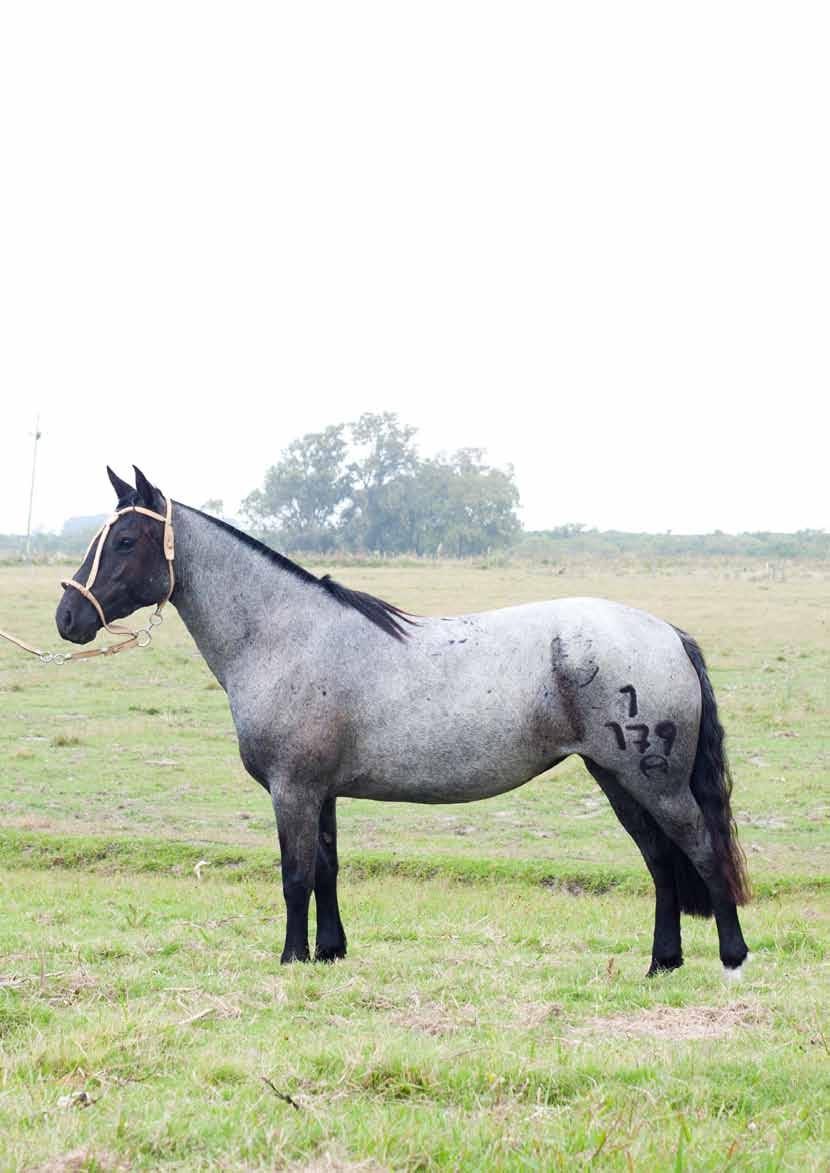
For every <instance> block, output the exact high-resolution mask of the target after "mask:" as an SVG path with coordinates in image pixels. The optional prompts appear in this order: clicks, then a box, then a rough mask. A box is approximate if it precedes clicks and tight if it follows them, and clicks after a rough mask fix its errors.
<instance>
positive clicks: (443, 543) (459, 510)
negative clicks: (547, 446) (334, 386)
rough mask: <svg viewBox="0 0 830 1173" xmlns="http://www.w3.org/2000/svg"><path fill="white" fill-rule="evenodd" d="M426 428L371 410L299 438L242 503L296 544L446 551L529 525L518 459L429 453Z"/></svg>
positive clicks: (270, 536) (475, 452)
mask: <svg viewBox="0 0 830 1173" xmlns="http://www.w3.org/2000/svg"><path fill="white" fill-rule="evenodd" d="M416 431H417V429H416V428H413V427H410V426H409V425H407V424H404V423H401V421H400V420H399V419H398V417H397V415H395V414H394V413H391V412H383V413H381V414H375V413H365V414H363V415H361V416H360V418H359V419H357V420H354V421H353V422H351V423H344V424H333V425H331V426H329V427H327V428H324V429H323V431H321V432H310V433H308V434H307V435H305V436H301V437H299V438H298V439H296V440H293V441H292V442H291V443H290V444H289V445H288V447H287V448H285V449H284V451H283V452H282V454H281V456H280V458H279V460H278V461H277V463H276V464H274V465H272V466H271V467H270V468H269V469H268V471H267V472H266V474H265V481H264V485H263V487H262V488H261V489H255V490H254V491H253V492H252V493H250V494H249V495H248V496H247V497H246V498H245V500H244V501H243V503H242V514H243V517H244V519H245V520H246V521H247V522H248V524H249V525H250V527H251V529H252V530H253V531H254V532H255V533H256V534H257V535H258V536H260V537H263V538H264V539H265V540H267V541H269V542H272V543H273V544H274V545H276V546H278V547H280V548H282V549H287V550H296V551H313V552H316V553H331V552H335V551H347V552H350V553H354V552H371V553H379V554H385V555H386V554H403V553H412V554H416V555H441V554H443V555H446V556H450V557H457V558H463V557H466V556H469V555H471V554H481V553H483V552H484V551H486V550H490V549H498V548H502V547H504V546H506V545H508V544H509V543H510V542H511V541H512V540H513V538H514V537H515V536H516V535H517V534H518V532H519V530H520V528H521V526H520V522H519V518H518V515H517V509H518V505H519V491H518V489H517V488H516V483H515V480H514V475H513V469H512V468H507V469H499V468H493V467H491V466H490V465H488V464H487V463H486V462H485V459H484V451H483V450H482V449H480V448H462V449H459V451H457V452H454V453H452V454H449V455H437V456H431V457H421V456H420V455H419V454H418V451H417V448H416V445H415V435H416Z"/></svg>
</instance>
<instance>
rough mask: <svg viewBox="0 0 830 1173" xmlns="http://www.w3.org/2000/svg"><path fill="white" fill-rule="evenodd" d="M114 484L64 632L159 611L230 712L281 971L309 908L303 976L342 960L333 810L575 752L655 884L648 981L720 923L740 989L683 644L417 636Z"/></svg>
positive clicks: (535, 607)
mask: <svg viewBox="0 0 830 1173" xmlns="http://www.w3.org/2000/svg"><path fill="white" fill-rule="evenodd" d="M110 480H111V482H112V485H113V487H114V488H115V491H116V494H117V496H118V512H117V513H116V514H115V515H114V516H113V518H111V519H110V525H109V526H108V528H105V529H104V530H103V531H102V533H101V536H100V537H99V539H98V541H97V543H95V542H94V543H93V545H92V547H91V548H90V550H89V552H88V554H87V556H86V558H85V559H84V562H83V564H82V566H81V567H80V569H79V571H78V574H77V576H76V579H77V580H78V581H75V580H72V581H71V582H70V583H68V584H66V589H65V591H64V594H63V597H62V599H61V601H60V604H59V606H58V609H57V616H56V619H57V625H58V630H59V632H60V634H61V635H62V636H63V637H64V638H65V639H69V640H72V641H74V642H75V643H80V644H83V643H88V642H89V641H90V640H92V639H93V638H94V636H95V634H96V632H97V631H98V630H99V628H100V627H101V626H102V620H105V621H106V623H107V624H109V623H111V622H112V621H113V620H115V619H118V618H121V617H123V616H126V615H129V614H130V613H131V612H133V611H134V610H136V608H138V607H141V606H145V605H148V604H152V603H158V602H160V601H166V599H167V598H168V596H169V597H170V599H171V602H172V603H173V604H174V606H175V607H176V608H177V610H178V611H179V614H180V615H181V617H182V619H183V620H184V623H185V624H186V626H187V628H188V630H189V631H190V633H191V635H192V636H193V638H194V640H195V641H196V644H197V645H198V647H199V650H200V651H201V653H202V655H203V656H204V657H205V659H206V660H207V662H208V665H209V666H210V668H211V671H212V672H213V673H214V675H215V676H216V678H217V679H218V681H219V682H220V684H221V685H222V687H223V688H224V689H225V691H226V693H227V696H228V701H229V703H230V707H231V712H232V714H233V719H234V722H235V724H236V730H237V734H238V737H239V751H240V754H241V756H242V761H243V762H244V764H245V767H246V769H247V770H248V771H249V773H250V774H252V775H253V777H254V778H255V779H256V780H257V781H258V782H260V783H261V784H262V785H263V786H264V787H265V789H266V790H267V791H268V792H269V793H270V795H271V800H272V802H273V805H274V811H275V813H276V818H277V827H278V831H279V841H280V849H281V856H282V883H283V893H284V895H285V902H286V906H287V927H286V938H285V948H284V951H283V955H282V958H283V961H294V960H306V959H308V957H309V948H308V907H309V900H310V897H311V893H312V892H314V895H315V899H316V902H317V941H316V951H315V956H316V957H317V958H318V959H320V960H324V961H331V960H333V959H334V958H337V957H343V956H344V955H345V952H346V936H345V933H344V932H343V926H342V923H341V920H340V913H339V911H338V906H337V832H336V825H335V802H336V800H337V799H338V798H339V797H342V796H349V797H359V798H374V799H380V800H385V801H390V802H469V801H471V800H472V799H477V798H488V797H490V796H491V795H494V794H501V793H503V792H504V791H506V790H511V789H513V788H514V787H516V786H521V785H522V783H524V782H527V781H529V779H531V778H534V777H536V775H538V774H541V773H542V772H543V771H545V770H548V769H550V768H551V766H554V765H556V764H557V763H558V762H561V761H562V760H563V759H564V758H566V757H568V756H569V755H570V754H579V755H580V756H581V757H582V758H583V760H584V761H585V764H586V765H587V767H588V769H589V770H590V772H591V773H592V775H593V776H594V778H595V779H596V780H597V782H598V783H599V785H600V786H601V787H602V789H603V790H604V792H605V794H606V795H607V796H608V799H609V801H610V803H611V805H612V806H613V808H614V810H615V812H616V814H617V816H618V818H619V820H620V822H621V823H622V824H623V826H624V827H625V829H626V830H627V831H628V832H629V834H630V835H631V836H632V837H633V838H634V840H635V842H636V843H637V846H638V847H639V849H640V851H641V852H642V854H643V857H644V859H645V861H646V865H647V866H648V869H649V871H650V872H651V875H652V877H653V879H654V886H655V889H656V896H657V903H656V914H655V927H654V947H653V950H652V960H651V968H650V970H649V972H650V973H655V972H657V971H659V970H666V969H674V968H676V967H677V966H679V965H681V964H682V952H681V943H680V913H681V912H689V913H692V914H696V915H700V916H708V915H711V914H712V913H714V916H715V921H716V923H717V929H718V937H719V941H720V955H721V960H722V961H723V964H724V966H726V968H727V969H728V970H730V971H732V972H735V971H739V970H740V967H741V965H742V964H743V962H744V959H745V958H746V955H747V948H746V944H745V943H744V939H743V935H742V933H741V928H740V924H739V922H738V915H737V911H736V905H738V904H742V903H744V901H745V900H746V899H747V893H748V884H747V879H746V874H745V870H744V860H743V855H742V853H741V851H740V849H739V847H738V844H737V840H736V836H735V828H734V824H733V821H732V816H731V813H730V803H729V799H730V790H731V783H730V779H729V774H728V769H727V765H726V760H725V757H724V751H723V730H722V728H721V726H720V723H719V721H718V715H717V709H716V705H715V697H714V694H713V692H712V686H711V684H710V682H709V677H708V676H707V673H706V666H705V664H704V661H703V657H702V655H701V652H700V649H699V648H698V646H697V644H696V643H695V641H694V640H693V639H692V638H691V637H690V636H688V635H686V634H685V633H684V632H682V631H678V630H677V629H676V628H674V627H672V626H671V625H670V624H668V623H665V622H663V621H662V620H660V619H656V618H654V616H652V615H648V614H646V613H645V612H643V611H636V610H633V609H632V608H630V607H624V606H620V605H619V604H617V603H611V602H607V601H604V600H602V599H556V600H553V601H551V602H545V603H532V604H529V605H526V606H521V607H510V608H507V609H505V610H500V611H490V612H486V613H484V614H480V615H464V616H460V617H458V618H451V619H431V618H420V617H418V618H416V617H414V616H411V615H408V614H405V613H404V612H402V611H400V610H399V609H398V608H397V607H393V606H391V605H390V604H388V603H384V602H383V601H382V600H380V599H376V598H374V597H372V596H371V595H367V594H363V593H362V592H360V591H352V590H348V589H347V588H346V587H343V586H340V585H339V584H338V583H336V582H333V581H332V580H331V579H330V578H329V577H328V576H327V575H326V576H325V577H323V578H316V577H314V575H312V574H309V573H308V571H306V570H303V569H302V568H301V567H300V566H297V565H296V564H295V563H293V562H290V561H289V560H288V559H287V558H284V557H282V556H281V555H280V554H277V553H275V552H274V551H273V550H270V549H268V548H267V547H266V546H263V545H261V544H260V543H259V542H256V541H254V540H253V539H252V538H250V537H248V536H247V535H245V534H242V533H240V532H239V531H238V530H235V529H234V528H233V527H232V526H230V525H228V524H226V523H225V522H223V521H219V520H217V519H216V518H212V517H208V516H206V515H205V514H203V513H200V512H199V511H198V510H196V509H190V508H188V507H187V506H185V505H179V504H178V503H173V504H169V503H168V500H167V499H166V498H165V497H164V496H163V495H162V494H161V493H160V492H159V490H158V489H156V488H154V487H153V486H152V485H151V484H150V483H149V482H148V481H147V479H146V477H144V475H143V474H142V473H141V472H140V471H139V470H138V469H136V487H135V488H133V487H132V485H130V484H128V483H127V482H125V481H123V480H121V479H120V478H119V477H117V476H116V475H115V474H114V473H112V472H111V471H110ZM174 533H175V562H174V550H173V534H174ZM174 566H175V578H174V576H173V568H174ZM85 584H86V585H85Z"/></svg>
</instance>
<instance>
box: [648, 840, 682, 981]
mask: <svg viewBox="0 0 830 1173" xmlns="http://www.w3.org/2000/svg"><path fill="white" fill-rule="evenodd" d="M649 870H650V871H651V874H652V877H653V878H654V890H655V893H656V900H655V907H654V944H653V945H652V949H651V965H650V966H649V968H648V976H649V977H653V976H654V975H655V974H656V973H661V972H664V971H665V970H669V969H678V968H679V967H680V966H681V965H682V964H683V949H682V946H681V942H680V909H679V907H678V902H677V890H676V888H675V884H674V875H673V872H672V869H671V864H669V865H668V867H666V865H665V864H663V863H660V864H657V863H656V862H655V864H654V865H653V866H652V865H649Z"/></svg>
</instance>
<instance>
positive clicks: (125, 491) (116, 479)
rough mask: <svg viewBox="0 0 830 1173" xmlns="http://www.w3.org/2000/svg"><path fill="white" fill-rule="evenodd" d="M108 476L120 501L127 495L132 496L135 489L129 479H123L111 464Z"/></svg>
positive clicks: (108, 467) (108, 468)
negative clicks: (113, 469)
mask: <svg viewBox="0 0 830 1173" xmlns="http://www.w3.org/2000/svg"><path fill="white" fill-rule="evenodd" d="M107 476H108V477H109V479H110V484H111V485H112V487H113V488H114V489H115V495H116V497H117V498H118V500H119V501H123V500H124V499H125V498H126V497H131V496H132V495H133V493H134V492H135V489H134V488H133V487H132V485H131V484H130V483H129V482H128V481H122V480H121V477H120V476H118V474H117V473H114V472H113V471H112V469H111V468H110V466H109V465H107Z"/></svg>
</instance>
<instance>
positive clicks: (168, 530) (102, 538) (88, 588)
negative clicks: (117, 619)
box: [61, 497, 176, 653]
mask: <svg viewBox="0 0 830 1173" xmlns="http://www.w3.org/2000/svg"><path fill="white" fill-rule="evenodd" d="M125 513H141V514H143V515H144V516H145V517H152V518H153V519H154V520H155V521H160V522H161V523H162V525H163V526H164V538H163V548H164V557H165V558H166V560H167V573H168V575H169V583H168V587H167V594H166V595H165V596H164V598H163V599H161V600H160V601H159V602H158V603H157V604H156V609H155V611H154V613H153V615H152V616H151V617H150V623H149V626H148V627H147V628H142V629H141V630H140V631H133V630H132V628H129V627H120V626H118V625H116V624H114V623H108V622H107V617H106V616H105V615H104V609H103V607H102V606H101V604H100V603H99V602H98V600H97V599H96V598H95V595H94V594H93V593H92V587H93V584H94V582H95V579H96V578H97V576H98V570H99V567H100V565H101V555H102V554H103V552H104V543H105V542H106V540H107V537H108V535H109V532H110V530H111V529H112V527H113V526H114V525H115V523H116V522H117V521H118V519H119V517H123V516H124V514H125ZM96 543H97V544H96ZM93 547H95V557H94V558H93V559H92V567H91V568H90V571H89V575H88V577H87V580H86V582H85V583H80V582H77V581H76V580H75V579H74V578H68V579H65V580H62V581H61V586H62V587H64V588H66V587H74V588H75V590H76V591H80V593H81V594H82V595H83V597H84V598H85V599H87V600H88V601H89V602H90V603H92V605H93V607H94V608H95V610H96V611H97V612H98V617H99V619H100V620H101V625H102V627H105V628H106V630H107V631H111V632H112V633H113V635H126V636H129V639H127V640H124V641H123V642H122V643H120V644H116V645H115V647H112V648H109V649H107V650H108V651H109V652H110V653H112V652H116V651H121V649H122V648H126V646H127V645H128V644H129V645H130V646H133V644H138V646H139V647H146V645H147V644H148V643H149V642H150V629H151V628H152V627H155V626H156V623H160V622H161V619H162V616H161V609H162V607H163V606H164V604H165V603H166V602H167V601H168V600H169V598H170V596H171V595H172V594H173V588H174V587H175V585H176V575H175V572H174V570H173V559H174V558H175V542H174V538H173V501H172V498H170V497H168V498H167V501H166V507H165V511H164V513H163V514H162V513H156V512H155V510H153V509H145V508H144V506H143V505H127V506H126V507H125V508H124V509H117V510H116V511H115V513H113V515H112V517H110V518H108V520H107V521H105V522H104V524H103V525H102V526H101V528H100V529H99V530H98V532H97V533H96V534H95V535H94V536H93V538H92V541H91V542H90V543H89V546H88V547H87V551H86V554H85V555H84V562H86V560H87V558H88V557H89V552H90V550H91V549H92V548H93ZM81 565H83V563H81ZM142 635H144V637H145V638H144V640H143V641H142Z"/></svg>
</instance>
